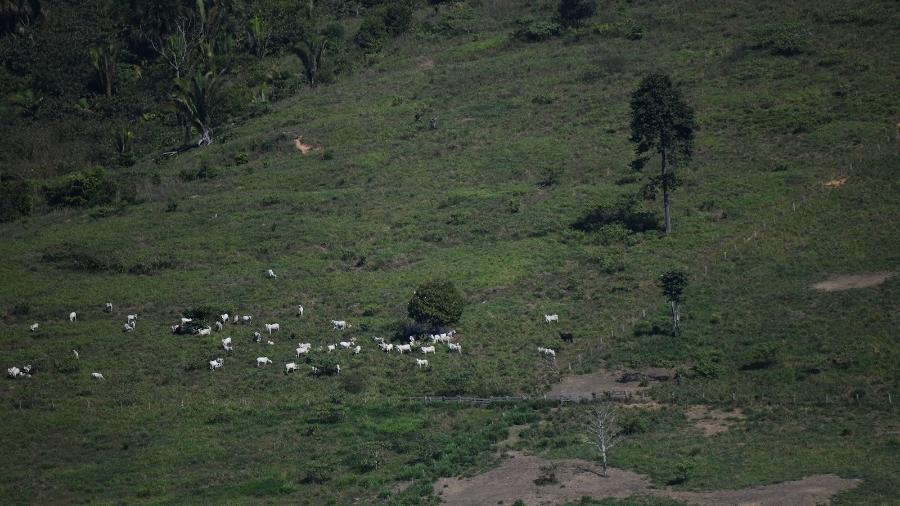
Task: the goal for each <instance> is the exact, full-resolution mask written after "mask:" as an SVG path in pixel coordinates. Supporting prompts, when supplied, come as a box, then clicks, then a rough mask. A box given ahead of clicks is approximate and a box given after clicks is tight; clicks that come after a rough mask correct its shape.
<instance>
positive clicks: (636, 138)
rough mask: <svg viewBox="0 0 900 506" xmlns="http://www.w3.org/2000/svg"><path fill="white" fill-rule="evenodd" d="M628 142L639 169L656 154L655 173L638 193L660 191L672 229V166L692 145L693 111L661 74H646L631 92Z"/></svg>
mask: <svg viewBox="0 0 900 506" xmlns="http://www.w3.org/2000/svg"><path fill="white" fill-rule="evenodd" d="M631 142H634V143H635V144H636V145H637V146H636V148H635V152H636V155H637V158H636V159H635V160H634V161H633V162H632V167H634V168H635V169H636V170H641V169H643V168H644V166H645V165H646V164H647V162H648V161H649V160H650V158H651V157H652V156H653V155H654V154H658V155H659V158H660V169H659V174H658V175H654V176H652V177H650V179H649V181H648V182H647V184H646V185H645V186H644V188H643V190H642V193H643V195H644V197H645V198H649V199H655V198H656V194H657V193H658V192H659V191H662V195H663V212H664V213H665V222H666V233H667V234H669V233H671V232H672V216H671V214H672V213H671V209H670V200H671V197H670V194H671V192H672V191H673V190H674V189H675V188H677V187H678V185H679V183H680V180H679V178H678V175H677V174H676V172H675V169H676V168H677V167H678V166H680V165H684V164H686V163H688V162H689V161H690V159H691V154H692V152H693V145H694V112H693V110H691V108H690V106H688V104H687V103H685V101H684V100H683V99H682V98H681V93H680V92H679V91H678V89H677V88H676V87H675V85H674V84H673V83H672V79H671V78H669V76H667V75H664V74H657V73H654V74H650V75H648V76H647V77H645V78H644V80H643V81H641V84H640V85H639V86H638V89H637V90H636V91H635V92H634V93H633V94H632V95H631Z"/></svg>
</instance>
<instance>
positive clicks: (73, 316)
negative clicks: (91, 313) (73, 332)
mask: <svg viewBox="0 0 900 506" xmlns="http://www.w3.org/2000/svg"><path fill="white" fill-rule="evenodd" d="M76 319H78V315H77V314H75V311H72V312H71V313H69V321H70V322H74V321H75V320H76Z"/></svg>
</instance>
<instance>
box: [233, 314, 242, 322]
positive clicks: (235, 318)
mask: <svg viewBox="0 0 900 506" xmlns="http://www.w3.org/2000/svg"><path fill="white" fill-rule="evenodd" d="M240 318H241V317H240V316H238V315H234V318H233V319H232V320H231V323H237V322H238V321H239V320H240Z"/></svg>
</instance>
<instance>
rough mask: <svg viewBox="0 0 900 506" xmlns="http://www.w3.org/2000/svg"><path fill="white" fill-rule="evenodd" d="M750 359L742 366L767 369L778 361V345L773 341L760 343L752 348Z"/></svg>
mask: <svg viewBox="0 0 900 506" xmlns="http://www.w3.org/2000/svg"><path fill="white" fill-rule="evenodd" d="M749 355H750V360H749V362H747V363H746V364H744V365H743V366H742V367H741V368H742V369H744V370H748V369H765V368H767V367H771V366H772V365H774V364H775V363H776V362H777V361H778V346H777V345H775V344H773V343H760V344H757V345H755V346H753V347H752V348H750V353H749Z"/></svg>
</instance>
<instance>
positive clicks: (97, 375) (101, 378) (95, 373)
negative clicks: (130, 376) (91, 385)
mask: <svg viewBox="0 0 900 506" xmlns="http://www.w3.org/2000/svg"><path fill="white" fill-rule="evenodd" d="M91 377H92V378H94V379H95V380H105V379H106V378H104V377H103V375H102V374H100V373H99V372H92V373H91Z"/></svg>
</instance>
